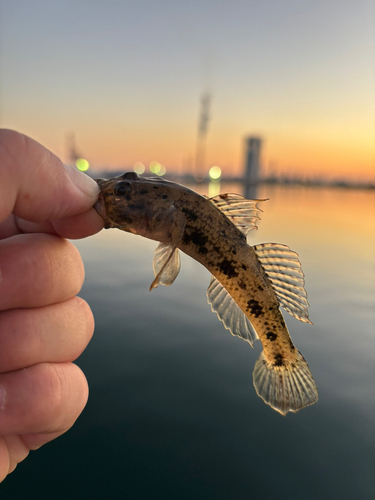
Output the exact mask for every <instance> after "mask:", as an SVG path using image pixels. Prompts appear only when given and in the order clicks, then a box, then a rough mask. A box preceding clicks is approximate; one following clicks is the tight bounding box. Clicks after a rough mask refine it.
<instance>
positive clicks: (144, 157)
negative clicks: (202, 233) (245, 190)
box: [0, 0, 375, 180]
mask: <svg viewBox="0 0 375 500" xmlns="http://www.w3.org/2000/svg"><path fill="white" fill-rule="evenodd" d="M374 16H375V7H374V4H373V2H372V1H370V0H358V1H357V2H337V1H336V0H326V1H325V2H311V1H307V0H305V1H301V0H283V1H280V2H275V1H271V0H265V1H264V2H258V1H255V0H221V1H216V0H201V1H199V2H198V1H197V0H196V1H195V0H192V1H191V2H183V1H178V0H177V1H176V2H169V1H167V0H157V1H153V0H138V1H135V0H124V1H123V2H116V1H115V0H108V1H106V2H104V0H103V1H99V2H87V1H86V0H80V1H78V2H77V1H73V0H61V1H57V2H49V1H48V0H34V1H33V2H29V1H28V0H17V1H16V2H14V1H13V0H2V1H1V2H0V32H1V33H0V44H1V45H0V72H1V83H0V125H1V126H2V127H8V128H14V129H16V130H19V131H21V132H23V133H26V134H28V135H30V136H32V137H33V138H35V139H36V140H38V141H40V142H41V143H42V144H44V145H45V146H46V147H48V148H50V149H51V150H52V151H53V152H54V153H55V154H57V155H58V156H59V157H61V158H62V159H63V160H64V161H68V159H69V158H68V156H69V155H68V151H67V147H66V137H67V134H72V133H74V134H75V139H76V143H77V147H78V149H79V151H81V152H82V153H83V154H84V155H85V157H86V158H87V160H88V161H89V162H90V163H91V164H92V165H94V166H98V167H105V166H107V167H109V168H117V167H119V168H120V167H126V168H129V167H131V166H132V165H134V164H135V163H136V162H141V163H143V164H144V165H146V166H148V165H149V164H150V163H151V162H152V161H158V162H160V163H162V164H164V165H165V166H166V168H167V169H172V170H174V171H176V172H178V173H181V172H182V171H183V169H184V168H186V167H187V166H192V165H193V164H194V161H195V156H196V143H197V128H198V123H199V113H200V100H201V97H202V94H203V93H204V92H208V93H209V95H210V96H211V103H210V122H209V130H208V132H207V137H206V138H205V152H204V157H205V159H204V162H205V166H206V168H207V170H208V168H209V167H210V166H212V165H217V166H219V167H220V168H221V169H222V172H223V175H238V174H240V172H242V171H243V167H244V161H245V159H244V147H243V141H244V138H245V137H246V136H249V135H254V136H260V137H262V138H263V145H262V150H263V153H262V166H263V171H264V172H266V173H267V174H270V173H271V172H272V171H275V172H277V173H278V174H279V175H282V174H285V175H298V176H315V177H319V176H320V177H325V178H343V179H353V180H374V179H375V95H374V88H375V72H374V60H373V54H374V49H375V34H374V29H373V20H374Z"/></svg>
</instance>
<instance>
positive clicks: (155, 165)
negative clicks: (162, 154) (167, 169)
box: [150, 161, 161, 175]
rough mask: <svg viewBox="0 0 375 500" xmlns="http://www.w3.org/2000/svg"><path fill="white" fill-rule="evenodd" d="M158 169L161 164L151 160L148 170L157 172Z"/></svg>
mask: <svg viewBox="0 0 375 500" xmlns="http://www.w3.org/2000/svg"><path fill="white" fill-rule="evenodd" d="M160 169H161V165H160V163H159V162H158V161H152V162H151V163H150V172H152V173H153V174H156V175H157V174H158V173H159V172H160Z"/></svg>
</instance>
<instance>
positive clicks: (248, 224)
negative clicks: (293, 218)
mask: <svg viewBox="0 0 375 500" xmlns="http://www.w3.org/2000/svg"><path fill="white" fill-rule="evenodd" d="M209 201H210V202H211V203H213V204H214V205H215V207H216V208H218V209H219V210H220V211H221V212H223V214H224V215H226V216H227V217H228V219H230V220H231V221H232V222H233V224H234V225H235V226H236V227H237V228H238V229H239V230H240V231H241V232H242V233H243V234H244V235H245V236H246V235H247V233H248V232H249V231H251V230H252V229H258V228H257V226H256V221H257V220H260V217H258V214H259V212H262V210H261V209H260V208H258V206H257V203H259V202H260V201H266V200H247V199H246V198H244V197H243V196H240V195H239V194H232V193H229V194H219V195H218V196H214V197H213V198H209Z"/></svg>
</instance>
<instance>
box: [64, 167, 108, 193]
mask: <svg viewBox="0 0 375 500" xmlns="http://www.w3.org/2000/svg"><path fill="white" fill-rule="evenodd" d="M64 167H65V169H66V171H67V172H68V175H69V177H70V179H71V181H72V182H73V183H74V185H75V186H76V187H77V188H78V189H79V190H80V191H81V192H82V193H84V194H85V195H87V196H89V197H90V198H91V197H93V198H95V197H97V196H98V194H99V192H100V188H99V186H98V184H97V183H96V182H95V181H94V179H91V177H89V176H88V175H86V174H84V173H83V172H80V171H79V170H78V169H77V168H76V167H72V166H71V165H64Z"/></svg>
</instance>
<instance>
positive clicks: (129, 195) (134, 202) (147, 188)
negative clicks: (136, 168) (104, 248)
mask: <svg viewBox="0 0 375 500" xmlns="http://www.w3.org/2000/svg"><path fill="white" fill-rule="evenodd" d="M95 180H96V182H97V183H98V185H99V187H100V194H99V199H98V201H97V202H96V203H95V205H94V208H95V210H96V211H97V212H98V214H99V215H100V216H101V217H102V218H103V219H104V221H105V228H106V229H109V228H118V229H121V230H123V231H127V232H130V233H134V234H139V235H141V236H144V237H146V238H149V239H153V240H157V241H162V242H167V241H169V239H170V230H171V226H172V224H173V215H174V212H175V211H176V209H175V207H174V196H173V190H171V188H170V186H168V181H165V180H162V179H160V178H156V179H152V178H144V177H140V176H138V175H137V174H136V173H135V172H127V173H125V174H123V175H120V176H118V177H114V178H112V179H95Z"/></svg>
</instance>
